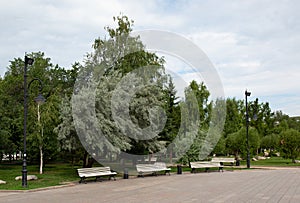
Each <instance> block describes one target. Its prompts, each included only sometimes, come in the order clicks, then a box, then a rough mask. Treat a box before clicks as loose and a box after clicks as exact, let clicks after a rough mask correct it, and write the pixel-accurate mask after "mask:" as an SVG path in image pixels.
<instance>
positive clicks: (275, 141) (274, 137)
mask: <svg viewBox="0 0 300 203" xmlns="http://www.w3.org/2000/svg"><path fill="white" fill-rule="evenodd" d="M279 138H280V136H279V135H278V134H270V135H267V136H265V137H263V138H262V139H261V142H260V147H261V148H263V149H272V150H274V149H278V146H279V140H280V139H279Z"/></svg>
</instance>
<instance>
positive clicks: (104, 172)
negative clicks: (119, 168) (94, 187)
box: [77, 167, 117, 183]
mask: <svg viewBox="0 0 300 203" xmlns="http://www.w3.org/2000/svg"><path fill="white" fill-rule="evenodd" d="M77 172H78V175H79V177H80V181H79V183H82V182H83V181H84V182H85V179H86V178H90V177H96V180H95V181H97V179H98V178H99V177H101V176H109V180H110V179H111V177H113V178H114V180H116V178H115V175H117V173H116V172H113V171H111V170H110V167H93V168H79V169H77ZM85 183H86V182H85Z"/></svg>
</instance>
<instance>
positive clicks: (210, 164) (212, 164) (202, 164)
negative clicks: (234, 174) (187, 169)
mask: <svg viewBox="0 0 300 203" xmlns="http://www.w3.org/2000/svg"><path fill="white" fill-rule="evenodd" d="M190 165H191V168H209V167H220V166H221V165H220V163H218V162H210V161H197V162H190Z"/></svg>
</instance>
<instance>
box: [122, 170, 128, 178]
mask: <svg viewBox="0 0 300 203" xmlns="http://www.w3.org/2000/svg"><path fill="white" fill-rule="evenodd" d="M123 178H124V179H128V169H127V168H125V169H124V175H123Z"/></svg>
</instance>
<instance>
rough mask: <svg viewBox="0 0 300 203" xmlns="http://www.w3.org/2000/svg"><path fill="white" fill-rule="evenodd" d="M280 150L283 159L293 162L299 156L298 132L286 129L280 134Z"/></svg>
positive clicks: (299, 136) (299, 138)
mask: <svg viewBox="0 0 300 203" xmlns="http://www.w3.org/2000/svg"><path fill="white" fill-rule="evenodd" d="M280 149H281V152H282V153H283V157H284V158H289V159H292V160H293V162H294V161H295V159H296V158H298V157H299V156H300V132H299V131H297V130H294V129H288V130H286V131H283V132H282V133H280Z"/></svg>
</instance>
